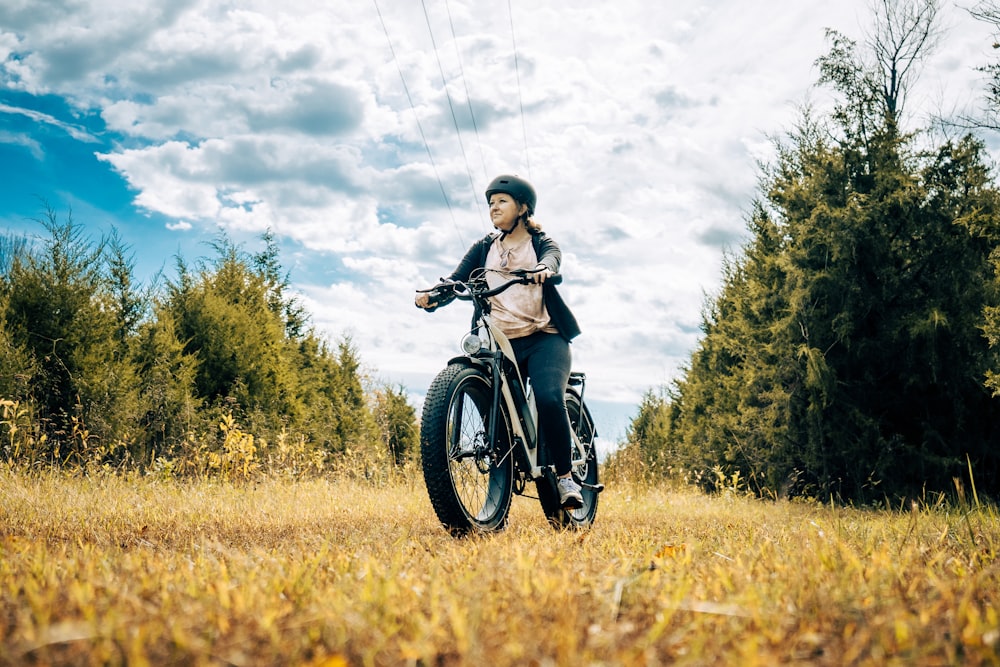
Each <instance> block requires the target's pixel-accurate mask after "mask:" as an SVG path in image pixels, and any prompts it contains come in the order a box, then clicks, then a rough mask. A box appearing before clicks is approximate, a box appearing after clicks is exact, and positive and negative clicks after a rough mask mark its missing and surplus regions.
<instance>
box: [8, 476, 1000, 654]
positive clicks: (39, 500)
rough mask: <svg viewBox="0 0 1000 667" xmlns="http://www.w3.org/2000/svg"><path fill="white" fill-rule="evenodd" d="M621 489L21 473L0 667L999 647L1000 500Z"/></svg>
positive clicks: (13, 493) (986, 650) (13, 509)
mask: <svg viewBox="0 0 1000 667" xmlns="http://www.w3.org/2000/svg"><path fill="white" fill-rule="evenodd" d="M601 500H602V502H601V507H600V510H599V512H598V519H597V523H596V524H595V526H594V528H593V529H592V530H589V531H586V532H580V533H574V532H564V533H557V532H555V531H553V530H551V529H550V528H549V527H548V525H547V524H546V523H545V522H544V519H543V517H542V513H541V511H540V509H539V507H538V505H537V502H536V501H533V500H530V499H524V498H520V499H517V500H516V502H515V504H514V509H513V512H512V516H511V522H510V526H509V528H508V529H507V530H506V531H505V532H503V533H500V534H497V535H491V536H482V537H474V538H468V539H462V540H456V539H452V538H451V537H449V536H448V535H447V534H446V533H445V532H444V531H443V530H442V529H441V528H440V527H439V526H438V525H437V524H436V522H435V520H434V517H433V513H432V511H431V508H430V504H429V502H428V501H427V498H426V494H425V492H424V490H423V487H422V485H421V484H420V483H419V480H414V481H412V482H409V483H407V482H402V483H396V484H395V485H391V486H381V487H376V486H372V485H366V484H364V483H362V482H350V481H322V480H321V481H301V482H291V481H267V482H261V483H259V484H256V485H248V486H236V485H231V484H213V483H208V482H191V483H184V482H178V481H162V480H155V479H152V478H134V479H128V480H127V479H123V478H122V477H116V476H105V475H100V476H97V477H81V476H77V477H70V476H67V475H60V474H55V473H51V474H42V475H34V476H30V477H29V476H24V475H20V474H16V473H11V472H0V663H2V664H72V665H86V664H126V663H127V664H129V665H144V664H149V665H162V664H185V665H187V664H193V665H201V664H205V665H208V664H211V665H216V664H218V665H277V664H282V665H284V664H295V665H297V664H312V665H406V664H411V665H466V664H477V665H480V664H481V665H657V664H680V665H686V664H696V665H702V664H733V665H773V664H776V663H785V664H818V665H844V664H857V665H865V664H900V665H911V664H920V665H935V664H956V665H957V664H998V663H1000V658H998V655H1000V654H998V647H1000V624H998V609H997V604H998V603H997V600H998V597H1000V595H998V593H1000V585H998V564H997V561H996V545H997V544H998V543H1000V527H998V522H997V516H996V513H995V512H994V511H993V510H992V509H989V508H981V509H971V510H968V511H965V512H962V511H958V510H947V509H945V508H941V507H938V508H927V507H923V508H915V509H913V510H912V511H907V512H875V511H860V510H845V509H836V508H830V507H826V506H822V505H817V504H806V503H784V502H782V503H768V502H759V501H754V500H749V499H746V498H742V497H739V496H737V495H733V494H730V495H723V496H717V497H706V496H703V495H699V494H697V493H695V492H691V491H670V490H667V489H656V488H654V489H645V488H638V487H637V488H624V489H623V488H621V487H620V486H618V487H615V486H612V487H611V488H610V489H609V491H607V492H606V493H605V494H604V496H603V497H602V499H601Z"/></svg>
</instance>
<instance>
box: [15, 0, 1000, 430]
mask: <svg viewBox="0 0 1000 667" xmlns="http://www.w3.org/2000/svg"><path fill="white" fill-rule="evenodd" d="M376 2H377V4H376ZM566 4H567V3H565V2H560V1H558V0H533V2H531V3H527V2H523V1H521V0H512V1H511V3H510V8H511V10H512V13H511V14H508V12H507V6H506V3H494V5H491V7H493V9H492V10H491V13H490V14H484V13H483V9H482V8H483V7H484V5H483V3H480V2H473V1H472V0H465V1H462V0H447V1H445V0H425V2H423V3H415V2H412V1H411V0H405V1H404V0H375V1H373V2H370V3H369V2H352V3H347V2H340V3H315V2H312V1H311V0H285V1H283V2H281V3H273V2H269V1H266V0H256V1H253V0H251V1H246V2H221V3H220V2H215V1H209V0H151V1H147V2H142V3H134V4H124V5H123V4H121V3H118V2H112V1H111V0H82V1H78V2H68V1H67V2H60V1H58V0H51V1H50V0H46V1H44V2H37V1H36V2H31V3H29V2H28V1H27V0H8V1H7V2H4V3H3V5H2V6H0V176H2V178H0V231H6V232H8V233H17V234H21V233H25V234H35V233H38V232H39V231H40V227H39V226H38V225H37V224H36V223H34V222H32V219H33V218H38V217H40V216H41V215H42V214H43V212H44V207H43V204H42V202H43V201H46V202H48V204H49V205H51V206H52V207H53V208H54V209H55V210H56V211H57V213H58V214H59V215H60V216H65V215H66V214H67V213H68V212H69V211H72V215H73V218H74V220H75V221H76V222H77V223H80V224H82V225H84V226H85V227H86V228H87V230H88V232H89V233H91V234H92V235H93V237H94V238H95V239H96V238H100V237H101V236H102V235H104V234H107V233H109V232H110V230H111V229H112V227H114V228H117V230H118V232H119V234H120V235H121V237H122V239H123V240H124V241H125V242H126V243H128V244H129V245H131V247H132V249H133V251H134V253H135V259H136V267H137V274H138V277H139V278H140V279H144V280H145V279H149V278H151V277H152V275H153V274H154V273H155V272H156V271H158V270H160V269H161V268H162V269H164V270H165V271H166V272H167V274H168V275H172V273H171V272H172V269H173V266H174V257H175V255H177V254H180V255H181V256H183V257H184V258H185V259H186V260H188V261H189V262H191V261H195V260H197V259H198V258H200V257H205V256H210V255H211V251H210V249H209V248H208V247H207V245H206V242H208V241H210V240H211V239H212V238H214V237H215V235H216V234H217V233H218V232H219V231H220V230H223V231H225V233H226V234H228V235H229V236H230V237H231V238H233V239H234V240H235V241H237V242H239V243H242V244H244V247H246V248H247V249H248V250H255V249H257V248H258V247H259V244H258V239H259V237H260V235H261V233H263V232H264V231H265V230H267V229H270V230H272V231H273V232H274V233H276V234H277V236H278V239H279V241H280V244H281V248H282V253H283V254H282V262H283V265H284V266H285V268H286V269H288V270H289V271H290V275H291V279H292V283H293V287H294V288H295V289H296V290H297V291H298V292H299V294H300V295H301V298H302V299H303V301H304V303H305V305H306V306H307V308H308V309H309V311H310V312H311V313H312V314H313V320H314V324H316V326H317V327H319V328H320V329H321V330H322V331H324V332H326V333H328V334H329V336H330V337H331V338H333V339H336V338H337V337H339V336H341V335H343V334H345V333H346V334H349V335H351V336H352V338H353V340H354V342H355V344H356V345H357V346H358V349H359V352H360V354H361V357H362V360H363V361H364V363H365V364H366V366H367V367H368V370H369V372H370V373H371V375H372V376H373V377H374V378H375V379H377V380H381V381H387V382H392V383H400V384H403V385H404V386H405V387H406V388H407V390H408V392H409V393H410V395H411V398H412V399H413V401H414V403H415V404H419V403H420V401H421V400H422V396H423V392H424V390H425V389H426V387H427V385H428V384H429V383H430V380H431V378H432V377H433V375H434V373H436V372H437V371H438V370H439V369H440V368H441V367H442V365H443V364H444V363H445V361H446V360H447V359H448V358H449V357H450V356H451V355H452V354H454V353H455V351H456V349H457V342H458V340H459V338H460V336H461V334H462V333H463V330H464V327H465V324H466V322H467V320H468V313H467V312H464V311H463V310H462V309H461V306H459V305H455V306H452V307H451V308H449V309H446V310H444V311H439V312H437V313H434V314H433V315H428V314H425V313H421V312H418V311H417V310H416V309H414V308H413V306H412V294H413V289H414V288H416V287H418V286H425V285H429V284H430V283H432V282H433V281H434V280H435V279H436V278H437V277H438V276H441V275H444V274H446V273H448V272H449V271H450V270H451V269H452V268H453V266H454V264H455V263H456V262H457V260H458V259H459V257H460V256H461V254H462V253H463V252H464V250H465V248H466V247H467V245H468V244H470V243H471V242H472V241H473V240H475V239H476V238H478V237H479V236H481V235H483V234H485V233H487V231H488V230H489V227H488V223H487V221H486V215H485V209H484V207H483V203H482V195H481V192H482V190H483V189H484V188H485V185H486V184H487V183H488V182H489V180H490V179H491V178H492V177H493V176H494V175H496V174H498V173H507V172H513V173H519V174H521V175H523V176H527V177H529V178H530V179H531V180H532V181H533V182H534V183H535V185H536V188H537V190H538V192H539V205H538V218H539V220H540V221H541V222H542V223H543V225H544V226H545V228H546V230H547V231H548V232H549V233H550V234H551V235H552V236H553V237H554V238H555V239H556V240H557V241H559V242H560V244H561V245H562V246H563V250H564V253H565V263H564V273H565V275H566V283H565V287H564V288H563V292H564V294H565V296H566V298H567V300H568V301H569V303H570V304H571V306H572V307H573V309H574V311H575V313H576V315H577V318H578V319H579V320H580V322H581V324H582V327H583V329H584V335H583V336H581V337H580V338H579V339H577V341H576V342H575V343H574V346H573V350H574V357H575V362H576V363H575V365H576V367H577V368H578V369H580V370H584V371H586V372H587V373H588V377H589V378H590V385H589V387H588V398H589V399H590V400H591V401H592V402H593V404H594V406H595V411H596V412H598V419H599V428H600V429H601V430H602V431H603V432H604V434H605V435H606V436H608V437H609V438H610V439H616V438H618V437H620V436H621V435H622V434H623V432H624V429H625V427H626V426H627V423H628V419H629V417H630V416H632V415H633V414H634V413H635V410H636V408H637V405H638V402H639V400H640V398H641V396H642V394H643V393H644V392H645V391H646V390H648V389H650V388H655V387H658V386H661V385H663V384H665V383H668V382H669V381H670V380H672V379H673V378H675V377H676V376H677V374H678V372H679V371H680V369H681V367H682V366H683V364H684V362H685V361H686V359H687V357H688V355H689V354H690V351H691V350H692V349H693V347H694V345H695V344H696V342H697V337H698V331H699V330H698V325H699V322H700V312H701V307H702V305H703V303H704V301H705V298H706V294H711V293H712V292H713V291H714V290H715V289H716V288H717V285H718V282H719V276H720V266H721V262H722V258H723V255H724V253H725V252H726V251H727V249H729V250H732V249H733V248H735V247H736V246H738V244H739V242H740V239H741V238H742V235H743V233H744V219H745V212H746V211H747V210H748V209H749V206H750V203H751V201H752V198H753V196H754V194H755V186H756V182H757V177H758V169H757V163H758V161H759V160H767V159H768V158H769V156H770V150H771V144H770V141H769V137H770V136H774V135H780V134H781V133H782V132H783V131H785V130H788V129H790V128H791V126H792V124H793V123H794V122H795V119H796V117H797V114H798V109H799V108H800V107H801V106H802V105H803V104H804V103H806V102H807V101H809V102H810V103H812V104H814V105H816V106H818V107H820V108H823V107H824V105H827V104H828V103H829V99H828V97H827V94H826V93H825V92H824V91H822V90H817V89H816V88H814V87H813V84H814V82H815V79H816V70H815V67H814V62H815V60H816V58H817V57H818V56H820V55H822V54H823V53H824V51H825V48H826V43H825V41H824V31H825V29H826V28H834V29H837V30H839V31H841V32H843V33H845V34H847V35H848V36H850V37H852V38H855V39H858V40H863V39H864V30H865V29H866V27H867V26H868V25H869V23H870V16H871V14H870V10H869V9H868V3H867V2H866V1H865V0H846V1H845V2H840V3H829V2H826V1H825V0H822V1H821V0H782V1H773V0H742V1H740V0H716V1H714V2H689V3H648V2H646V1H645V0H619V1H617V2H615V3H607V2H598V1H596V0H594V1H584V2H578V3H573V4H572V6H571V7H567V6H566ZM376 8H377V9H376ZM377 10H378V11H377ZM379 11H380V12H381V20H380V17H379ZM382 21H384V26H383V22H382ZM512 25H513V28H514V29H513V32H512V30H511V27H512ZM941 26H942V29H943V32H942V36H941V40H940V44H939V46H938V48H937V49H936V50H935V51H934V52H933V53H932V55H931V57H930V58H929V59H928V60H927V61H926V62H925V63H924V66H923V69H922V71H921V75H920V79H919V80H918V81H917V82H916V84H915V86H914V88H913V89H912V90H911V92H910V94H909V96H908V98H907V105H908V106H907V111H908V117H909V119H910V122H911V123H912V125H913V126H915V127H922V126H925V125H926V124H927V119H928V118H929V117H930V115H931V114H944V115H949V114H962V113H973V112H974V110H975V108H976V107H977V105H978V104H979V103H980V100H981V98H982V94H983V90H984V81H983V78H982V75H981V74H980V73H978V72H977V71H976V70H975V68H976V67H977V66H980V65H982V64H985V63H987V62H989V61H990V59H991V58H993V57H994V54H993V53H992V49H991V45H992V43H993V37H992V35H991V34H990V30H989V27H988V26H986V25H984V24H982V23H978V22H975V21H974V20H972V19H971V18H970V17H969V16H968V13H967V12H966V11H965V10H964V9H962V7H961V6H959V5H954V4H946V5H943V6H942V9H941ZM387 36H388V40H387ZM390 43H391V45H392V49H391V50H390ZM515 44H516V47H517V50H516V60H515V49H514V46H515ZM393 52H395V58H394V57H393ZM401 72H402V77H401V74H400V73H401ZM404 81H405V87H404V84H403V82H404ZM411 103H412V106H411ZM989 140H990V141H991V142H993V141H995V139H994V138H989ZM428 152H429V153H430V156H432V158H433V159H431V157H429V156H428ZM442 190H443V191H444V193H445V196H443V195H442Z"/></svg>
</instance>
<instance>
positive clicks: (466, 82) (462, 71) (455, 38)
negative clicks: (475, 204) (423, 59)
mask: <svg viewBox="0 0 1000 667" xmlns="http://www.w3.org/2000/svg"><path fill="white" fill-rule="evenodd" d="M444 8H445V11H447V12H448V25H449V26H450V27H451V39H452V42H453V43H454V44H455V57H456V58H458V71H459V74H461V76H462V83H463V84H464V85H465V101H466V104H467V105H468V107H469V118H471V119H472V129H473V130H474V131H475V133H476V146H478V147H479V159H480V160H481V161H482V163H483V178H484V179H487V180H489V177H490V174H489V171H488V170H487V169H486V156H485V155H483V142H482V140H480V138H479V126H478V125H477V124H476V114H475V112H473V110H472V94H471V93H470V92H469V80H468V79H467V78H466V76H465V66H464V65H463V64H462V51H461V49H459V48H458V36H457V35H456V34H455V23H454V21H452V20H451V6H450V5H449V3H448V0H444Z"/></svg>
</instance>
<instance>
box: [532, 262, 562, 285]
mask: <svg viewBox="0 0 1000 667" xmlns="http://www.w3.org/2000/svg"><path fill="white" fill-rule="evenodd" d="M554 275H556V274H555V272H554V271H552V270H551V269H549V268H548V267H547V266H545V265H544V264H539V265H537V266H536V267H535V268H534V270H532V271H531V272H530V273H529V274H528V277H530V278H531V279H532V281H533V282H535V283H537V284H539V285H541V284H542V283H544V282H545V281H546V280H548V279H549V278H551V277H552V276H554Z"/></svg>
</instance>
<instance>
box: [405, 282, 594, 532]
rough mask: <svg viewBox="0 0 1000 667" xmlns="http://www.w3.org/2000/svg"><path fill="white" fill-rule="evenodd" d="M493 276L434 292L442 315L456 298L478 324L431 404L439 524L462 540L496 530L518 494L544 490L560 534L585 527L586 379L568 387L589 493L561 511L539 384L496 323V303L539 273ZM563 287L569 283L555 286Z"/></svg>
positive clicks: (424, 449)
mask: <svg viewBox="0 0 1000 667" xmlns="http://www.w3.org/2000/svg"><path fill="white" fill-rule="evenodd" d="M488 271H490V270H488V269H479V270H477V271H476V272H474V273H473V277H471V278H470V279H469V280H468V281H467V282H463V281H446V280H443V279H442V281H441V282H439V283H438V284H437V285H435V286H434V287H432V288H429V289H427V290H421V291H422V292H427V293H429V296H430V299H431V301H432V302H433V305H432V307H430V308H428V310H435V309H436V308H439V307H442V306H444V305H447V304H448V303H451V301H452V300H454V299H459V300H463V301H469V302H471V303H472V304H473V307H474V315H473V326H472V329H471V331H470V332H469V333H467V334H466V335H465V336H464V338H463V339H462V350H463V352H464V354H463V355H461V356H458V357H454V358H452V359H450V360H449V362H448V365H447V366H446V367H445V368H444V370H442V371H441V372H440V373H439V374H438V375H437V377H435V378H434V381H433V382H432V383H431V385H430V388H429V389H428V391H427V396H426V398H425V400H424V406H423V412H422V415H421V427H420V457H421V464H422V468H423V474H424V483H425V484H426V486H427V492H428V495H429V496H430V500H431V505H432V506H433V507H434V512H435V514H436V515H437V518H438V519H439V520H440V521H441V523H442V524H443V525H444V527H445V528H446V529H447V530H448V531H449V532H450V533H451V534H453V535H455V536H460V535H465V534H468V533H470V532H492V531H497V530H501V529H503V528H504V527H505V526H506V524H507V519H508V515H509V512H510V507H511V500H512V497H513V495H514V494H516V495H525V492H526V489H527V485H528V482H534V484H535V490H536V492H537V499H538V501H539V502H540V503H541V506H542V511H543V512H544V514H545V516H546V518H547V519H548V521H549V523H550V524H551V525H552V526H553V527H555V528H557V529H565V528H585V527H588V526H590V525H591V524H592V523H593V521H594V517H595V516H596V514H597V500H598V494H599V493H600V492H601V491H603V490H604V485H603V484H600V483H599V481H598V465H597V452H596V448H595V442H594V441H595V439H596V437H597V430H596V428H595V426H594V420H593V418H592V417H591V414H590V410H588V409H587V405H586V403H584V400H583V395H584V389H585V386H586V375H585V374H584V373H581V372H576V371H574V372H572V373H571V374H570V378H569V383H568V384H567V387H566V409H567V413H568V414H569V419H570V425H571V427H572V428H571V430H572V434H573V442H572V449H571V452H572V465H573V471H572V474H573V477H574V478H575V479H576V481H577V483H578V484H580V486H581V487H582V492H581V494H582V495H583V506H582V507H580V508H579V509H564V508H563V507H561V506H560V504H559V492H558V490H557V488H556V474H555V468H554V466H553V465H552V462H551V460H550V458H549V454H548V450H547V448H546V447H545V443H544V442H542V439H541V433H540V430H539V428H538V419H537V412H536V410H535V405H534V396H533V394H532V393H531V387H530V381H529V382H527V383H526V382H525V381H524V380H523V379H522V378H521V375H520V372H519V370H518V365H517V361H516V359H515V357H514V351H513V349H512V348H511V344H510V341H509V340H508V338H507V337H506V336H505V335H504V334H503V332H502V331H500V329H499V328H498V327H497V326H496V325H495V324H494V323H493V320H492V318H491V315H490V300H489V298H490V297H491V296H494V295H496V294H499V293H501V292H503V291H504V290H506V289H508V288H509V287H511V286H513V285H517V284H528V283H531V282H532V280H533V279H532V276H531V273H532V271H527V270H514V271H496V270H493V271H494V272H496V273H500V274H502V275H505V276H510V277H511V279H510V280H508V281H507V282H505V283H503V284H501V285H498V286H496V287H494V288H492V289H491V288H490V287H489V286H488V285H487V282H486V273H487V272H488ZM549 280H553V281H555V282H556V284H558V282H559V281H561V276H559V275H558V274H557V275H554V276H551V277H550V278H549Z"/></svg>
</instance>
